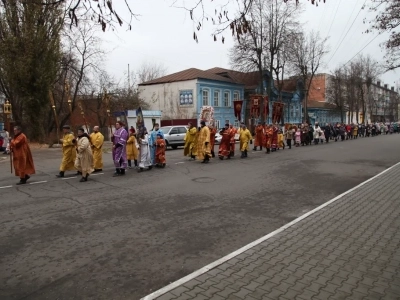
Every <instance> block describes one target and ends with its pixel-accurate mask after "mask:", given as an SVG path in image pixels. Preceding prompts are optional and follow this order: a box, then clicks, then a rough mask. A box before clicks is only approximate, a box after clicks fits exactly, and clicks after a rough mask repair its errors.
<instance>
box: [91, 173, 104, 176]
mask: <svg viewBox="0 0 400 300" xmlns="http://www.w3.org/2000/svg"><path fill="white" fill-rule="evenodd" d="M97 175H104V173H96V174H90V176H97Z"/></svg>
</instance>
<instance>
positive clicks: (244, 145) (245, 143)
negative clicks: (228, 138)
mask: <svg viewBox="0 0 400 300" xmlns="http://www.w3.org/2000/svg"><path fill="white" fill-rule="evenodd" d="M239 141H240V151H241V152H242V155H241V156H240V158H246V157H247V151H248V150H249V143H250V144H252V143H253V137H252V136H251V133H250V130H248V129H247V127H246V125H245V124H243V123H242V125H241V129H240V133H239Z"/></svg>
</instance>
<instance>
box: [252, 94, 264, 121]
mask: <svg viewBox="0 0 400 300" xmlns="http://www.w3.org/2000/svg"><path fill="white" fill-rule="evenodd" d="M250 101H251V109H250V115H251V116H252V117H253V118H255V119H258V118H259V116H260V105H261V101H262V96H260V95H250Z"/></svg>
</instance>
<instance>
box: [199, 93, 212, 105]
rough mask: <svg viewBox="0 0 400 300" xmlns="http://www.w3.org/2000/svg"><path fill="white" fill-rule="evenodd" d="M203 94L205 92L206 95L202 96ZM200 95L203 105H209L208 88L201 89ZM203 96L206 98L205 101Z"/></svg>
mask: <svg viewBox="0 0 400 300" xmlns="http://www.w3.org/2000/svg"><path fill="white" fill-rule="evenodd" d="M205 94H207V95H206V97H204V96H205ZM201 95H202V97H201V100H202V102H203V106H209V105H210V90H209V89H203V91H202V93H201ZM205 98H207V102H205V101H204V99H205Z"/></svg>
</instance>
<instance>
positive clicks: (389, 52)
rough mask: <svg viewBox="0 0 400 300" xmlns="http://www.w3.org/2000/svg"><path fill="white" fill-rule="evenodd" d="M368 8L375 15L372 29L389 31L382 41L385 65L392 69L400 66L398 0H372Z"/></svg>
mask: <svg viewBox="0 0 400 300" xmlns="http://www.w3.org/2000/svg"><path fill="white" fill-rule="evenodd" d="M370 10H371V11H373V12H376V13H377V15H376V17H375V19H374V20H372V21H370V22H371V23H372V31H374V30H377V31H378V32H379V33H383V32H390V36H389V39H388V40H387V41H386V42H385V43H384V47H385V49H386V57H385V58H386V61H385V67H386V69H387V70H394V69H397V68H399V67H400V32H399V30H398V29H397V28H398V27H399V26H400V2H399V1H398V0H372V1H371V6H370Z"/></svg>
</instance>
